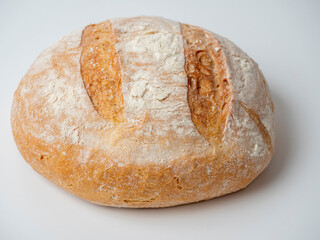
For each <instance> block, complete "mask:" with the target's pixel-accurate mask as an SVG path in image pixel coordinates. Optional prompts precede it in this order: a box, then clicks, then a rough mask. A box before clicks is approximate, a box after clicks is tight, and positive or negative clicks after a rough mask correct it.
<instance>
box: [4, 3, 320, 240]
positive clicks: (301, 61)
mask: <svg viewBox="0 0 320 240" xmlns="http://www.w3.org/2000/svg"><path fill="white" fill-rule="evenodd" d="M142 14H143V15H158V16H164V17H167V18H171V19H174V20H178V21H181V22H185V23H189V24H193V25H199V26H203V27H205V28H207V29H210V30H211V31H214V32H216V33H218V34H220V35H222V36H226V37H227V38H229V39H231V40H232V41H233V42H235V43H236V44H237V45H238V46H240V47H241V48H242V49H243V50H244V51H246V52H247V53H248V54H249V55H250V56H251V57H252V58H253V59H254V60H255V61H256V62H258V63H259V65H260V68H261V69H262V71H263V72H264V74H265V77H266V79H267V81H268V83H269V86H270V89H271V93H272V96H273V99H274V102H275V108H276V123H277V143H276V153H275V155H274V158H273V160H272V162H271V163H270V165H269V167H268V168H267V170H266V171H265V172H264V173H263V174H261V175H260V176H259V177H258V178H257V179H256V180H255V181H254V182H253V183H252V184H251V185H249V187H248V188H246V189H245V190H243V191H240V192H238V193H234V194H231V195H228V196H225V197H221V198H217V199H213V200H210V201H206V202H201V203H196V204H190V205H186V206H180V207H173V208H166V209H149V210H148V209H117V208H110V207H100V206H96V205H93V204H90V203H87V202H86V201H83V200H81V199H78V198H76V197H74V196H72V195H71V194H69V193H66V192H65V191H64V190H62V189H60V188H58V187H56V186H55V185H54V184H52V183H51V182H49V181H47V180H46V179H44V178H43V177H41V176H40V175H38V174H37V173H36V172H34V171H33V170H32V169H31V167H29V166H28V165H27V164H26V163H25V162H24V160H23V158H22V157H21V155H20V154H19V152H18V150H17V148H16V146H15V143H14V141H13V137H12V134H11V126H10V121H9V119H10V108H11V103H12V96H13V91H14V90H15V89H16V87H17V86H18V83H19V81H20V79H21V78H22V76H23V75H24V74H25V73H26V71H27V70H28V68H29V66H30V65H31V63H32V62H33V60H34V59H35V58H36V56H37V55H38V54H39V53H40V52H41V51H42V50H43V49H44V48H46V47H48V46H49V45H50V44H52V43H53V42H55V41H57V40H58V39H60V38H61V37H62V36H64V35H66V34H68V33H70V32H72V31H73V30H75V29H79V28H82V27H83V26H85V25H87V24H89V23H96V22H99V21H103V20H105V19H108V18H111V17H119V16H120V17H121V16H122V17H125V16H136V15H142ZM319 44H320V1H270V0H269V1H219V2H218V1H209V0H208V1H201V0H193V1H186V0H185V1H173V0H169V1H165V0H162V1H138V0H132V1H86V2H85V1H81V0H74V1H67V0H65V1H32V0H29V1H9V0H5V1H4V0H0V81H1V85H0V98H1V99H0V106H1V108H0V110H1V112H0V157H1V158H0V239H1V240H2V239H4V240H6V239H26V240H27V239H32V240H36V239H47V240H51V239H77V240H80V239H111V240H113V239H140V240H142V239H151V240H152V239H196V240H198V239H320V207H319V203H320V154H319V148H320V144H319V135H320V131H319V130H320V127H319V126H320V111H319V108H320V107H319V104H320V91H319V90H320V76H319V72H320V60H319V59H320V48H319Z"/></svg>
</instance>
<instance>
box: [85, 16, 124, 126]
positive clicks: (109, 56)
mask: <svg viewBox="0 0 320 240" xmlns="http://www.w3.org/2000/svg"><path fill="white" fill-rule="evenodd" d="M116 42H117V39H116V35H115V32H114V29H113V28H112V24H111V23H110V21H108V20H107V21H104V22H101V23H98V24H91V25H88V26H86V27H85V29H84V30H83V31H82V36H81V44H80V47H82V51H81V57H80V71H81V77H82V79H83V84H84V87H85V89H86V91H87V93H88V95H89V98H90V100H91V102H92V104H93V106H94V107H95V109H96V110H97V112H98V113H99V114H100V115H101V116H102V117H103V118H104V119H106V120H107V121H111V122H113V123H114V124H117V123H119V122H121V121H122V120H123V108H124V106H123V104H124V103H123V95H122V86H121V73H120V72H121V70H120V62H119V59H118V56H117V53H116V49H115V44H116Z"/></svg>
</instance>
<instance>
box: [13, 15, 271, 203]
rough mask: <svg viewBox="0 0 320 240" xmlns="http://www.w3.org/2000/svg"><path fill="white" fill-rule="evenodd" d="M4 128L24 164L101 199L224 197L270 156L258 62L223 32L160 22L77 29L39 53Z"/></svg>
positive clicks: (267, 99)
mask: <svg viewBox="0 0 320 240" xmlns="http://www.w3.org/2000/svg"><path fill="white" fill-rule="evenodd" d="M11 123H12V130H13V135H14V139H15V141H16V144H17V146H18V148H19V150H20V152H21V154H22V156H23V157H24V158H25V160H26V161H27V162H28V163H29V164H30V165H31V166H32V168H34V169H35V170H36V171H37V172H38V173H39V174H41V175H42V176H44V177H46V178H47V179H49V180H50V181H52V182H54V183H55V184H57V185H58V186H60V187H62V188H64V189H66V190H67V191H69V192H71V193H73V194H75V195H77V196H79V197H80V198H83V199H85V200H88V201H90V202H93V203H96V204H100V205H107V206H117V207H133V208H137V207H138V208H140V207H168V206H174V205H179V204H186V203H191V202H197V201H201V200H206V199H211V198H214V197H218V196H222V195H225V194H228V193H231V192H235V191H238V190H240V189H242V188H244V187H246V186H247V185H248V184H249V183H250V182H251V181H252V180H253V179H255V178H256V177H257V176H258V175H259V174H260V173H261V172H262V171H263V170H264V169H265V168H266V166H267V165H268V163H269V161H270V159H271V157H272V155H273V152H274V120H273V103H272V99H271V96H270V93H269V90H268V86H267V84H266V81H265V80H264V77H263V75H262V73H261V71H260V70H259V68H258V65H257V64H256V63H255V62H254V61H253V60H252V59H251V58H249V57H248V55H247V54H245V53H244V52H243V51H241V50H240V49H239V48H238V47H237V46H236V45H235V44H233V43H232V42H230V41H229V40H227V39H226V38H223V37H221V36H219V35H217V34H214V33H211V32H210V31H208V30H205V29H203V28H200V27H196V26H190V25H186V24H182V23H178V22H175V21H171V20H167V19H163V18H160V17H134V18H117V19H111V20H107V21H104V22H101V23H99V24H92V25H88V26H86V27H85V28H83V29H81V30H79V31H76V32H74V33H72V34H70V35H68V36H66V37H64V38H63V39H61V40H60V41H58V42H57V43H55V44H54V45H52V46H51V47H49V48H48V49H46V50H44V51H43V52H42V53H41V54H40V56H39V57H38V58H37V59H36V61H35V62H34V63H33V64H32V66H31V67H30V69H29V71H28V73H27V74H26V75H25V76H24V78H23V79H22V81H21V82H20V85H19V87H18V89H17V90H16V92H15V95H14V101H13V106H12V113H11Z"/></svg>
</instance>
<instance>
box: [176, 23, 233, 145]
mask: <svg viewBox="0 0 320 240" xmlns="http://www.w3.org/2000/svg"><path fill="white" fill-rule="evenodd" d="M180 26H181V33H182V36H183V40H184V51H185V71H186V73H187V78H188V104H189V107H190V111H191V117H192V121H193V123H194V125H195V127H196V129H197V130H198V132H199V133H200V134H201V135H202V136H204V137H205V138H206V140H207V141H208V142H209V143H210V144H220V143H221V141H222V138H223V131H224V128H225V125H226V119H227V116H228V114H229V113H230V104H231V97H232V86H231V84H230V79H229V76H228V75H227V72H226V69H227V60H226V56H225V54H224V49H223V48H222V46H221V45H220V44H219V42H218V40H217V39H215V38H214V36H213V35H212V33H210V32H208V31H206V30H205V29H202V28H200V27H197V26H191V25H187V24H182V23H181V24H180Z"/></svg>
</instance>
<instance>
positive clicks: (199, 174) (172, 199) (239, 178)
mask: <svg viewBox="0 0 320 240" xmlns="http://www.w3.org/2000/svg"><path fill="white" fill-rule="evenodd" d="M13 134H14V139H15V141H16V142H17V145H18V148H19V151H20V152H21V154H22V156H23V157H24V159H25V160H26V161H27V163H29V164H30V166H31V167H32V168H33V169H34V170H35V171H36V172H38V173H39V174H40V175H42V176H43V177H45V178H47V179H49V180H50V181H52V182H53V183H55V184H56V185H58V186H60V187H62V188H64V189H65V190H66V191H68V192H70V193H72V194H74V195H76V196H78V197H80V198H82V199H84V200H87V201H89V202H93V203H96V204H99V205H105V206H117V207H130V208H142V207H143V208H158V207H170V206H175V205H182V204H187V203H192V202H198V201H202V200H208V199H211V198H215V197H219V196H222V195H225V194H228V193H232V192H235V191H238V190H241V189H243V188H245V187H246V186H247V185H248V184H249V183H250V182H252V180H253V179H255V178H256V177H257V176H258V175H259V174H260V173H261V172H262V171H263V170H264V168H265V167H266V166H267V165H268V163H269V161H270V158H271V156H270V155H269V156H267V158H268V160H267V161H264V165H263V166H262V167H261V168H260V169H259V171H257V170H256V166H255V164H254V162H250V164H248V163H246V161H243V160H241V159H239V156H235V155H234V154H231V155H232V156H234V157H230V153H226V155H220V156H219V158H216V157H213V158H193V159H189V158H187V159H179V160H176V161H173V162H171V163H170V164H157V163H148V164H143V165H137V164H134V163H130V164H128V165H118V164H117V163H116V162H114V161H113V160H112V159H110V158H109V157H108V156H107V155H106V153H105V152H103V151H100V150H93V151H92V152H91V158H92V159H91V160H89V161H88V162H87V163H86V164H81V163H79V161H78V157H79V155H80V154H81V151H82V150H83V149H84V148H85V147H83V146H79V145H77V146H75V145H63V146H62V148H61V149H55V148H52V147H51V146H49V145H48V144H47V143H45V142H43V141H41V140H39V139H38V138H35V137H33V136H32V135H30V134H29V135H23V134H22V135H21V134H18V133H17V132H16V131H13ZM26 141H27V142H28V143H32V144H31V145H33V146H35V145H36V146H37V147H38V151H37V152H35V151H30V150H29V149H30V147H31V145H30V144H24V143H25V142H26ZM233 150H234V149H232V151H233ZM62 152H66V153H67V154H66V155H64V154H62ZM99 159H104V161H103V162H101V161H99ZM235 164H237V166H236V165H235Z"/></svg>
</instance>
